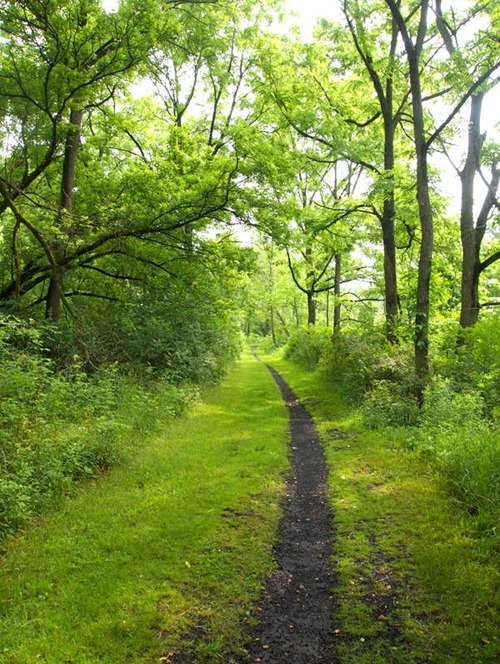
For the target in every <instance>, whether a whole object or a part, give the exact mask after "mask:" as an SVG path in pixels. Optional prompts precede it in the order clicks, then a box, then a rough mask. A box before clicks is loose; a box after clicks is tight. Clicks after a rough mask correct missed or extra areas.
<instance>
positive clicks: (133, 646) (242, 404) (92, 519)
mask: <svg viewBox="0 0 500 664" xmlns="http://www.w3.org/2000/svg"><path fill="white" fill-rule="evenodd" d="M167 406H168V400H165V401H161V402H160V403H159V404H158V408H157V410H156V417H157V418H158V419H159V424H160V426H162V428H163V431H162V432H161V433H159V432H158V430H156V431H155V435H151V432H142V436H140V437H139V436H137V437H136V438H135V441H134V442H135V444H136V445H137V449H136V451H135V454H134V456H133V458H130V459H129V460H128V462H127V464H125V465H124V466H122V467H121V468H119V469H117V470H115V471H113V472H111V473H109V474H108V475H107V476H105V477H103V478H100V479H99V480H97V481H96V482H95V483H94V484H93V485H92V486H91V487H89V488H87V490H84V491H79V492H77V493H76V495H74V497H73V498H72V499H64V500H63V501H62V504H61V509H60V510H59V511H58V512H57V513H56V514H54V515H53V516H52V517H51V518H47V519H44V521H43V522H42V523H40V524H39V525H38V526H37V527H36V528H34V529H32V531H31V532H30V534H29V536H26V537H18V538H16V539H14V540H12V541H10V543H9V544H8V546H7V548H6V552H5V555H4V557H3V559H2V566H1V568H0V578H1V582H0V643H1V649H0V661H1V662H2V663H5V664H14V663H20V662H23V663H26V664H27V663H28V662H35V661H41V662H50V664H63V662H68V661H71V660H73V661H75V662H78V664H91V663H92V664H94V663H95V662H100V663H102V664H117V662H123V661H127V662H130V664H132V663H133V662H136V663H137V664H140V663H141V664H142V663H144V662H159V661H160V658H161V657H164V658H165V659H166V660H167V661H168V659H169V653H170V654H172V652H174V651H175V652H177V653H178V652H179V651H182V652H183V653H184V655H185V656H189V657H190V658H191V660H192V661H196V662H200V663H201V662H215V661H221V659H222V661H224V662H230V661H233V659H232V658H233V657H234V656H236V655H237V654H238V653H239V652H241V648H242V647H243V646H244V644H245V640H246V634H245V632H246V630H247V622H246V621H247V620H248V618H249V615H250V613H251V611H252V608H253V606H254V604H255V602H256V601H257V598H258V596H259V592H260V588H261V586H262V583H263V579H264V577H265V574H266V573H267V572H268V571H269V570H270V569H272V565H273V562H272V556H271V543H272V541H273V539H274V533H275V529H276V527H277V521H278V518H279V510H278V504H279V500H280V498H281V496H282V493H283V486H284V480H283V475H284V473H285V472H286V470H287V468H288V461H287V454H286V445H285V443H286V438H287V413H286V409H285V407H284V405H283V403H282V401H281V395H280V393H279V390H278V388H277V387H276V385H275V384H274V382H273V380H272V378H271V376H270V375H269V374H268V372H267V370H266V369H265V367H264V366H263V365H262V364H259V363H257V362H256V361H255V360H254V359H253V358H251V357H250V354H247V355H246V356H245V358H244V361H243V362H241V363H239V365H238V367H237V368H236V369H235V370H234V371H233V372H232V373H231V375H230V376H229V377H228V378H227V379H226V380H225V381H224V382H223V383H222V384H221V385H220V386H218V387H216V388H211V389H210V390H207V391H205V392H204V393H203V398H202V402H201V403H198V405H197V406H196V407H194V408H193V409H192V410H191V412H190V414H189V416H187V417H186V418H184V419H182V420H180V421H177V422H176V423H172V422H171V420H169V417H168V412H167V409H166V407H167Z"/></svg>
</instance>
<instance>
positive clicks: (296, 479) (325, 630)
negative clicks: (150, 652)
mask: <svg viewBox="0 0 500 664" xmlns="http://www.w3.org/2000/svg"><path fill="white" fill-rule="evenodd" d="M268 369H269V371H270V372H271V374H272V375H273V377H274V379H275V381H276V382H277V384H278V385H279V387H280V389H281V392H282V394H283V398H284V400H285V402H286V405H287V407H288V409H289V412H290V429H291V461H292V474H291V477H290V478H289V480H288V485H287V499H286V503H285V505H284V514H283V519H282V522H281V525H280V528H279V532H278V541H277V544H276V547H275V551H274V553H275V557H276V561H277V563H278V566H279V569H278V571H277V572H276V573H274V574H273V575H272V576H271V577H270V578H269V579H268V581H267V584H266V589H265V594H264V597H263V598H262V600H261V605H260V607H259V615H260V620H259V625H258V628H257V629H256V631H255V633H254V634H253V641H252V644H251V647H250V649H249V660H248V661H249V662H262V663H267V664H336V662H338V661H339V660H338V659H337V658H336V656H335V649H334V624H333V614H334V608H335V603H334V598H333V596H332V586H333V585H334V575H333V571H332V567H331V560H330V558H331V550H332V538H333V529H332V511H331V509H330V506H329V504H328V500H327V468H326V462H325V457H324V453H323V450H322V448H321V445H320V443H319V437H318V434H317V431H316V429H315V426H314V422H313V420H312V418H311V416H310V415H309V413H308V412H307V410H306V408H305V407H304V406H303V405H302V404H301V403H300V402H299V400H298V399H297V397H296V395H295V394H294V393H293V391H292V390H291V389H290V388H289V387H288V385H287V384H286V383H285V381H284V380H283V378H282V377H281V376H280V375H279V374H278V373H277V372H276V371H275V370H274V369H273V368H272V367H269V366H268Z"/></svg>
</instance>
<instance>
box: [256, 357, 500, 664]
mask: <svg viewBox="0 0 500 664" xmlns="http://www.w3.org/2000/svg"><path fill="white" fill-rule="evenodd" d="M266 359H267V361H269V362H270V363H271V364H272V365H273V366H274V367H275V368H276V369H277V370H278V371H279V372H280V373H281V374H282V375H283V377H284V378H285V379H286V380H287V381H288V382H289V384H290V385H291V387H292V388H293V389H294V390H295V392H296V393H297V394H298V396H299V397H300V398H301V399H302V400H303V402H304V403H305V404H306V405H307V407H308V409H309V411H310V412H311V414H312V415H313V416H314V418H315V420H316V423H317V425H318V428H319V430H320V433H321V435H322V439H323V441H324V443H325V449H326V453H327V457H328V462H329V467H330V492H331V500H332V504H333V507H334V509H335V513H336V516H335V528H336V541H335V544H334V565H335V567H336V570H337V573H338V587H337V588H336V594H337V597H338V614H337V616H336V620H335V622H336V624H335V627H336V634H337V637H336V638H337V647H338V652H339V655H340V657H341V660H342V661H343V662H344V663H345V664H365V663H366V664H368V663H369V664H386V663H388V662H390V663H392V664H424V663H432V664H441V663H442V664H445V663H451V664H455V663H456V664H462V663H463V662H474V664H486V663H493V662H495V663H496V662H498V661H500V636H499V635H500V565H499V562H500V560H499V558H500V556H499V555H498V552H495V551H494V550H492V548H491V542H490V541H489V540H488V539H487V538H484V539H481V538H478V537H477V536H475V533H477V528H476V527H475V524H474V518H473V517H471V516H470V515H469V514H467V512H465V511H464V510H463V508H462V507H461V505H460V503H459V502H458V501H456V500H454V499H453V498H452V497H451V495H450V493H449V492H448V490H447V485H446V481H445V480H444V479H443V478H441V477H440V476H439V475H438V474H437V473H436V472H435V471H434V470H433V466H432V465H431V464H430V463H429V464H427V463H425V462H424V461H423V460H422V459H421V458H420V457H419V456H417V455H416V454H411V453H408V452H407V451H406V450H405V446H404V442H405V441H404V440H402V439H401V435H402V434H401V433H399V434H398V433H392V434H391V433H390V432H389V431H388V432H386V433H382V432H372V431H370V432H368V431H366V430H364V429H363V426H362V424H361V419H360V418H359V417H358V416H357V414H356V412H355V411H353V410H352V409H351V408H349V407H348V406H347V405H346V403H345V402H344V400H343V399H342V396H341V395H339V393H338V392H336V391H335V389H334V388H333V386H332V383H331V381H328V380H327V378H326V377H325V376H324V375H323V376H322V375H321V374H320V373H318V372H314V373H313V372H307V371H304V370H303V369H301V368H299V367H297V365H295V364H292V363H291V362H288V361H286V360H283V359H281V356H280V355H279V354H277V355H274V356H269V357H268V358H266Z"/></svg>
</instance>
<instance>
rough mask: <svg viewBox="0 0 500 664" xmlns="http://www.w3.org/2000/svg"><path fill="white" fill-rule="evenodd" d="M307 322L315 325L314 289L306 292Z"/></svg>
mask: <svg viewBox="0 0 500 664" xmlns="http://www.w3.org/2000/svg"><path fill="white" fill-rule="evenodd" d="M307 324H308V325H316V299H315V297H314V291H308V292H307Z"/></svg>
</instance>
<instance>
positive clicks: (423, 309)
mask: <svg viewBox="0 0 500 664" xmlns="http://www.w3.org/2000/svg"><path fill="white" fill-rule="evenodd" d="M386 3H387V5H388V6H389V8H390V10H391V12H392V15H393V17H394V20H395V21H396V23H397V25H398V28H399V31H400V33H401V36H402V38H403V41H404V45H405V50H406V56H407V60H408V67H409V73H410V89H411V100H412V111H413V137H414V140H415V150H416V158H417V182H416V185H417V202H418V211H419V220H420V230H421V244H420V255H419V261H418V278H417V293H416V295H417V297H416V299H417V303H416V312H415V337H414V348H415V371H416V374H417V377H418V379H419V390H418V392H419V393H418V398H419V401H421V400H422V396H423V389H424V387H425V383H426V382H427V378H428V375H429V291H430V281H431V269H432V253H433V248H434V218H433V213H432V206H431V199H430V191H429V179H428V164H427V157H428V145H427V143H426V140H425V121H424V108H423V99H422V88H421V80H420V52H421V49H422V44H423V42H424V38H425V35H426V33H427V13H428V9H429V2H428V0H423V1H422V3H421V6H420V22H419V30H418V36H417V37H416V40H415V43H414V42H413V40H412V38H411V36H410V34H409V32H408V28H407V25H406V21H405V19H404V18H403V16H402V14H401V11H400V6H399V3H398V2H396V0H386Z"/></svg>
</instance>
